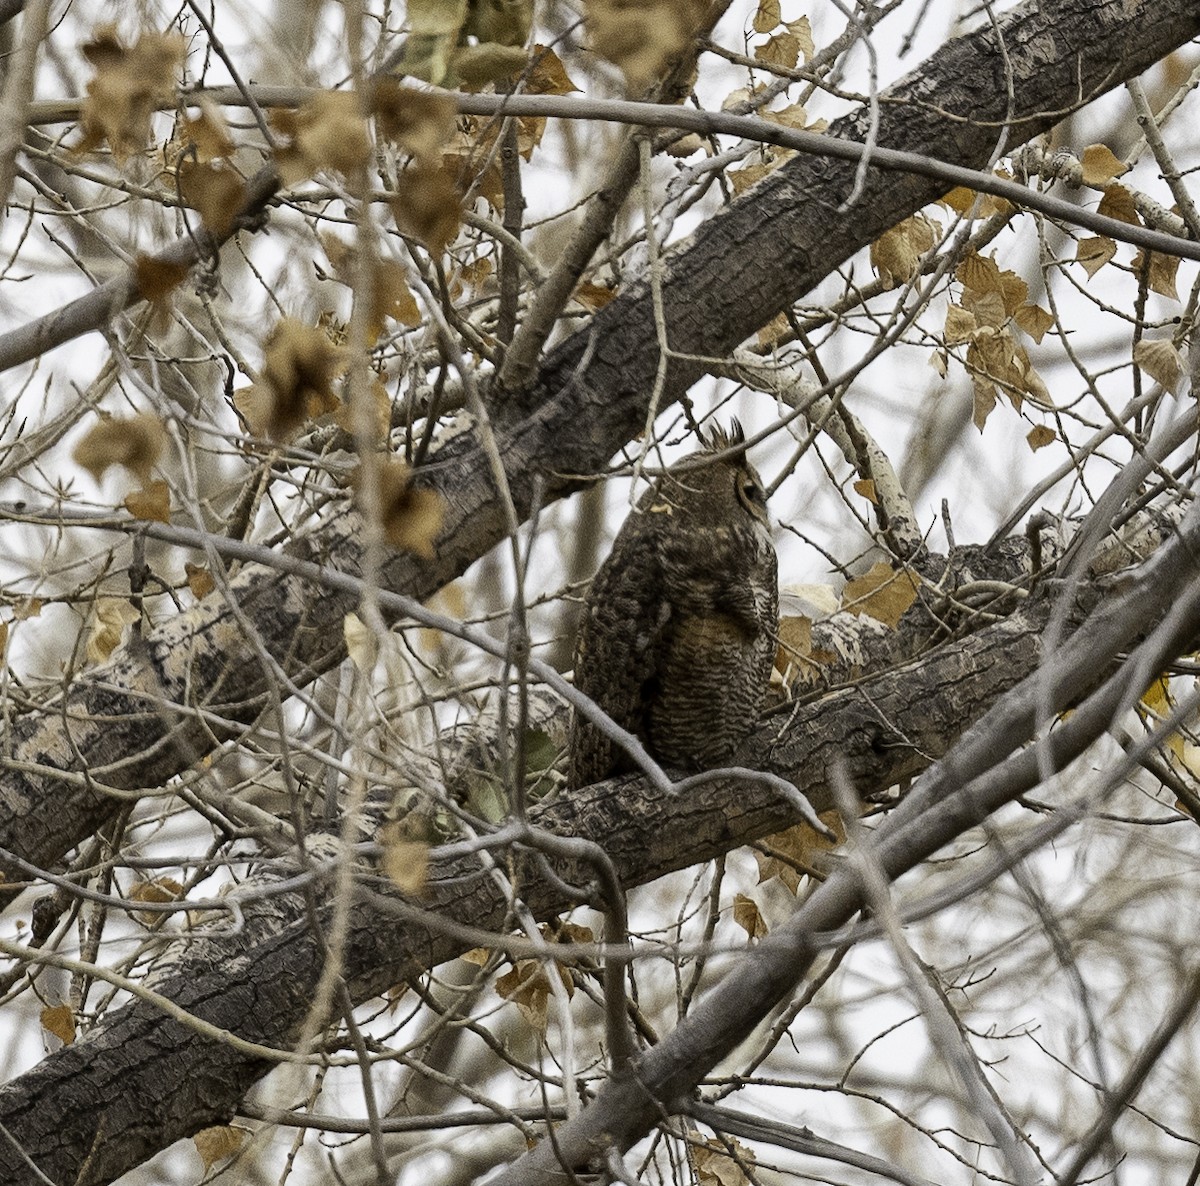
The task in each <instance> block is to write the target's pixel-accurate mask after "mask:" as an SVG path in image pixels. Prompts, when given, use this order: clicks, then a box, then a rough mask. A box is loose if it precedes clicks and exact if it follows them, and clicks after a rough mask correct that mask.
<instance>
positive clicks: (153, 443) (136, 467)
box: [72, 413, 167, 483]
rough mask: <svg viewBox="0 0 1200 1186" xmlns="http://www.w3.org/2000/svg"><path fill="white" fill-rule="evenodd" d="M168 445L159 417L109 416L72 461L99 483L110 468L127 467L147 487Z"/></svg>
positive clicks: (94, 427)
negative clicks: (146, 484)
mask: <svg viewBox="0 0 1200 1186" xmlns="http://www.w3.org/2000/svg"><path fill="white" fill-rule="evenodd" d="M166 443H167V434H166V432H165V431H164V430H163V426H162V425H161V424H160V423H159V421H158V419H157V417H155V416H151V415H149V414H147V413H142V414H140V415H137V416H127V417H124V418H121V417H116V416H106V417H102V418H101V419H100V420H99V421H98V422H97V423H96V424H94V425H92V427H91V428H90V429H89V430H88V432H87V434H86V435H85V436H84V438H83V440H81V441H80V442H79V444H78V445H76V446H75V451H74V453H73V454H72V457H74V459H75V462H76V464H78V465H81V466H83V468H84V469H86V470H87V471H88V473H90V474H91V475H92V477H93V478H95V479H96V481H97V482H99V481H100V479H101V478H102V477H103V476H104V471H105V470H107V469H108V467H109V466H110V465H123V466H124V467H125V468H126V469H127V470H129V471H130V472H131V473H132V474H134V475H135V476H136V477H138V478H140V479H141V480H142V482H143V483H146V482H149V481H150V474H151V472H152V471H153V469H154V467H155V465H156V464H157V463H158V459H159V457H161V456H162V451H163V449H164V447H165V446H166Z"/></svg>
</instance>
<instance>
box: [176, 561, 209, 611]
mask: <svg viewBox="0 0 1200 1186" xmlns="http://www.w3.org/2000/svg"><path fill="white" fill-rule="evenodd" d="M183 571H184V573H185V574H186V575H187V583H188V588H189V589H190V590H191V591H192V596H193V597H194V598H195V599H196V600H197V601H203V600H204V598H205V597H207V596H208V595H209V594H210V593H211V592H212V591H213V590H214V589H215V588H216V587H217V584H216V582H215V581H214V580H213V578H212V573H211V572H209V571H208V569H207V568H206V567H205V566H204V565H203V564H189V563H187V562H186V561H185V562H184V565H183Z"/></svg>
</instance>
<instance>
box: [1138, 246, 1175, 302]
mask: <svg viewBox="0 0 1200 1186" xmlns="http://www.w3.org/2000/svg"><path fill="white" fill-rule="evenodd" d="M1145 266H1146V253H1145V251H1143V250H1139V251H1138V253H1137V254H1136V255H1135V256H1134V257H1133V270H1134V271H1135V272H1137V273H1139V274H1140V273H1141V271H1142V269H1143V268H1144V267H1145ZM1178 271H1179V256H1177V255H1167V254H1165V253H1164V252H1161V251H1152V252H1150V268H1149V272H1148V275H1147V283H1148V284H1149V285H1150V291H1151V292H1156V293H1158V295H1159V296H1165V297H1170V298H1171V300H1173V301H1177V300H1179V290H1178V289H1177V288H1176V287H1175V274H1176V273H1177V272H1178Z"/></svg>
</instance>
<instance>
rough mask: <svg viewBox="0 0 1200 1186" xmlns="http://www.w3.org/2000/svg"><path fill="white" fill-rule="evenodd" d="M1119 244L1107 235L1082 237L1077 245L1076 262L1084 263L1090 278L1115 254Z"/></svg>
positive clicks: (1084, 268)
mask: <svg viewBox="0 0 1200 1186" xmlns="http://www.w3.org/2000/svg"><path fill="white" fill-rule="evenodd" d="M1116 254H1117V245H1116V243H1114V242H1113V240H1112V239H1110V238H1109V237H1108V236H1107V235H1096V236H1094V237H1092V238H1088V239H1080V240H1079V243H1078V244H1077V246H1076V247H1075V262H1076V263H1077V264H1082V265H1083V270H1084V271H1085V272H1087V274H1088V279H1089V280H1090V279H1091V278H1092V277H1093V276H1094V275H1095V274H1096V273H1097V272H1098V271H1100V269H1101V268H1102V267H1104V265H1105V264H1106V263H1108V261H1109V260H1110V259H1112V257H1113V256H1114V255H1116Z"/></svg>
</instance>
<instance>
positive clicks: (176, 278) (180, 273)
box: [133, 252, 188, 302]
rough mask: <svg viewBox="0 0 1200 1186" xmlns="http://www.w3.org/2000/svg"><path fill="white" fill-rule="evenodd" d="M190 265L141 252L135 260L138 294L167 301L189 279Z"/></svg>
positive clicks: (150, 299) (135, 281) (147, 298)
mask: <svg viewBox="0 0 1200 1186" xmlns="http://www.w3.org/2000/svg"><path fill="white" fill-rule="evenodd" d="M187 274H188V265H187V264H185V263H172V262H170V261H168V260H164V259H160V258H159V257H158V256H154V255H143V254H142V253H141V252H139V253H138V254H137V255H136V256H134V260H133V281H134V283H135V284H136V285H137V290H138V294H139V295H140V296H141V297H142V298H143V299H145V300H147V301H154V302H165V301H166V298H167V297H168V296H170V295H171V293H172V292H174V290H175V289H176V288H178V287H179V285H181V284H182V283H183V282H184V280H186V279H187Z"/></svg>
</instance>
